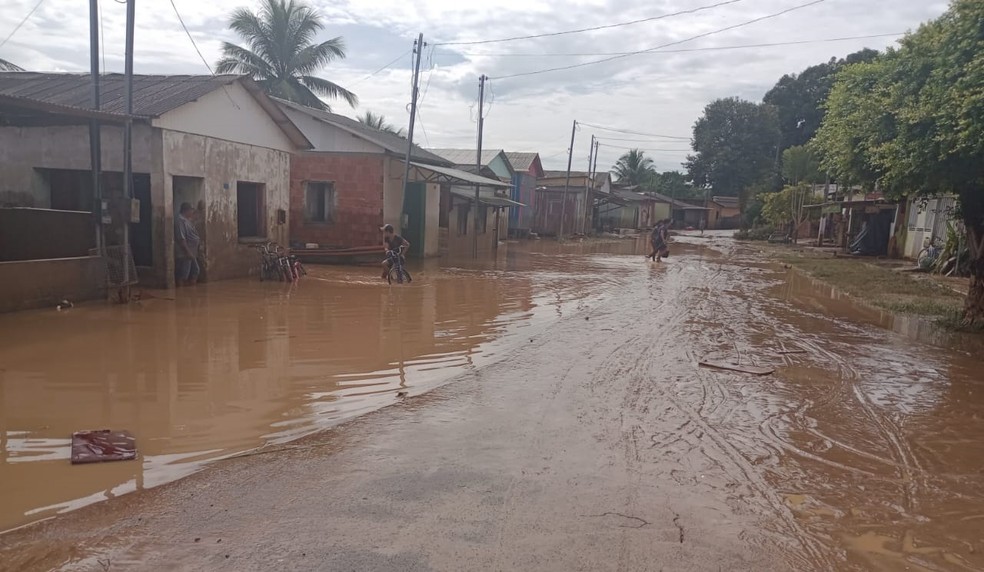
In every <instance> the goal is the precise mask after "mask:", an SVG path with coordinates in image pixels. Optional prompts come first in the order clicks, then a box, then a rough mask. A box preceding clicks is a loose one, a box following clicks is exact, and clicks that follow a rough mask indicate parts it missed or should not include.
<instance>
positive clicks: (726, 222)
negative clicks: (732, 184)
mask: <svg viewBox="0 0 984 572" xmlns="http://www.w3.org/2000/svg"><path fill="white" fill-rule="evenodd" d="M704 206H705V207H706V208H707V228H708V229H715V230H727V229H735V228H738V227H739V226H741V210H740V209H739V208H738V197H721V196H713V197H711V198H710V199H709V200H707V201H706V202H705V204H704Z"/></svg>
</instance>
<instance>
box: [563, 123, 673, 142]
mask: <svg viewBox="0 0 984 572" xmlns="http://www.w3.org/2000/svg"><path fill="white" fill-rule="evenodd" d="M581 125H583V126H585V127H591V128H593V129H601V130H602V131H612V132H614V133H625V134H627V135H639V136H641V137H656V138H661V139H678V140H680V141H690V137H679V136H677V135H660V134H658V133H643V132H641V131H632V130H630V129H618V128H615V127H605V126H603V125H595V124H593V123H584V122H583V121H582V122H581Z"/></svg>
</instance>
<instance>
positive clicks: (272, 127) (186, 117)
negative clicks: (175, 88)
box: [154, 83, 294, 151]
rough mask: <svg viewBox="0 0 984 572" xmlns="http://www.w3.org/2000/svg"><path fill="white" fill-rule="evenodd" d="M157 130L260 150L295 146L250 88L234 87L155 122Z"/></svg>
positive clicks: (176, 110) (208, 95) (228, 87)
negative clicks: (245, 145)
mask: <svg viewBox="0 0 984 572" xmlns="http://www.w3.org/2000/svg"><path fill="white" fill-rule="evenodd" d="M154 127H159V128H161V129H166V130H170V131H180V132H182V133H192V134H195V135H205V136H208V137H212V138H215V139H221V140H224V141H235V142H237V143H246V144H248V145H256V146H259V147H267V148H270V149H277V150H279V151H292V150H293V149H294V146H293V145H292V144H291V142H290V139H288V138H287V136H286V135H285V134H284V132H283V131H282V130H281V129H280V127H278V126H277V124H276V123H274V121H273V119H271V118H270V116H269V115H267V112H266V111H265V110H264V109H263V108H262V107H261V106H260V104H259V103H257V102H256V99H255V98H254V97H253V96H252V95H250V93H249V92H248V91H246V88H244V87H243V86H242V85H240V84H239V83H232V84H229V85H227V86H225V88H223V89H217V90H215V91H213V92H211V93H209V94H206V95H204V96H202V97H201V98H199V99H198V100H197V101H195V102H194V103H193V104H190V105H183V106H181V107H179V108H177V109H175V110H172V111H169V112H167V113H165V114H164V115H162V116H160V117H158V118H157V119H154Z"/></svg>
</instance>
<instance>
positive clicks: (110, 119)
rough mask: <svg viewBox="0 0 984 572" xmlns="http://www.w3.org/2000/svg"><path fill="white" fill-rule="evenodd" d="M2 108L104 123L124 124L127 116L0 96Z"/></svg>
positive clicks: (139, 118)
mask: <svg viewBox="0 0 984 572" xmlns="http://www.w3.org/2000/svg"><path fill="white" fill-rule="evenodd" d="M3 108H15V109H18V110H24V111H31V112H37V113H42V114H48V115H56V116H62V117H73V118H76V119H97V120H99V121H102V122H104V123H118V124H124V123H126V120H127V116H126V115H123V114H120V113H110V112H108V111H96V110H94V109H84V108H81V107H72V106H70V105H58V104H55V103H48V102H46V101H39V100H36V99H28V98H24V97H16V96H13V95H3V94H0V111H2V110H3ZM132 119H137V120H147V119H148V118H146V117H142V116H132Z"/></svg>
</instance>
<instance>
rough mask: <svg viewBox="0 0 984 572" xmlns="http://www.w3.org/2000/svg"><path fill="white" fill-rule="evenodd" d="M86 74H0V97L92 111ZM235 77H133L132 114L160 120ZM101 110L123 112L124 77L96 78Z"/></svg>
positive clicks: (89, 87)
mask: <svg viewBox="0 0 984 572" xmlns="http://www.w3.org/2000/svg"><path fill="white" fill-rule="evenodd" d="M90 77H91V76H90V75H89V74H71V73H36V72H0V94H3V95H9V96H13V97H19V98H24V99H32V100H35V101H43V102H46V103H51V104H55V105H59V106H65V107H74V108H78V109H91V108H92V106H91V98H92V81H91V79H90ZM240 77H241V76H237V75H219V76H210V75H172V76H165V75H135V76H133V114H134V115H139V116H144V117H159V116H161V115H163V114H165V113H167V112H168V111H171V110H173V109H177V108H178V107H181V106H182V105H185V104H188V103H191V102H193V101H196V100H198V99H199V98H201V97H203V96H205V95H207V94H209V93H211V92H213V91H215V90H216V89H219V88H220V87H222V86H224V85H228V84H230V83H232V82H234V81H236V80H238V79H239V78H240ZM99 94H100V99H101V102H100V111H105V112H108V113H125V107H126V105H125V102H124V101H123V74H105V75H101V76H99Z"/></svg>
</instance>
